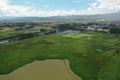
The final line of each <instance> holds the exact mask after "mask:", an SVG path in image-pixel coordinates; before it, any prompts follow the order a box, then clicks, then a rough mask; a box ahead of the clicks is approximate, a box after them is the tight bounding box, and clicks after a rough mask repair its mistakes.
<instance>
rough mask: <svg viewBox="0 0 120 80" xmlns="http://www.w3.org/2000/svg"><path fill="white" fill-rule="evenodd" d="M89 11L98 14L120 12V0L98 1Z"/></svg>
mask: <svg viewBox="0 0 120 80" xmlns="http://www.w3.org/2000/svg"><path fill="white" fill-rule="evenodd" d="M88 10H90V11H93V12H94V13H97V14H98V13H111V12H116V11H120V0H97V1H96V2H94V3H92V4H91V7H90V8H88Z"/></svg>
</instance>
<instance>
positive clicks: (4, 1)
mask: <svg viewBox="0 0 120 80" xmlns="http://www.w3.org/2000/svg"><path fill="white" fill-rule="evenodd" d="M11 1H12V0H0V16H59V15H60V16H65V15H91V14H104V13H110V12H116V11H120V0H96V2H93V3H92V4H90V7H89V8H88V9H87V10H82V11H81V10H69V11H67V10H56V11H39V10H36V9H34V7H32V6H31V7H29V6H28V7H26V6H21V5H12V4H11ZM40 1H45V0H40ZM74 1H78V2H79V1H81V0H74ZM45 7H48V5H46V6H45Z"/></svg>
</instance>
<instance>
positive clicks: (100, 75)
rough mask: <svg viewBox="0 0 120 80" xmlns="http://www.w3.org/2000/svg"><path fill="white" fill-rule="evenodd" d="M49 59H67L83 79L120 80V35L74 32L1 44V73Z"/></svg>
mask: <svg viewBox="0 0 120 80" xmlns="http://www.w3.org/2000/svg"><path fill="white" fill-rule="evenodd" d="M70 35H71V36H70ZM46 59H68V60H69V61H70V67H71V69H72V70H73V71H74V73H76V74H77V75H79V76H81V78H82V79H83V80H120V75H119V74H120V36H119V35H118V36H116V35H113V34H106V33H87V32H86V33H82V34H81V33H79V34H78V33H74V32H73V35H72V34H71V33H65V34H64V33H63V34H51V35H45V36H41V37H35V38H30V39H26V40H22V41H19V42H15V43H10V44H1V45H0V74H6V73H10V72H12V71H14V70H15V69H17V68H19V67H21V66H23V65H25V64H28V63H31V62H33V61H34V60H46Z"/></svg>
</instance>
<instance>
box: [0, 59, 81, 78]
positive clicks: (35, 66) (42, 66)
mask: <svg viewBox="0 0 120 80" xmlns="http://www.w3.org/2000/svg"><path fill="white" fill-rule="evenodd" d="M0 80H82V79H81V78H80V77H79V76H77V75H76V74H74V73H73V72H72V70H70V66H69V61H68V60H45V61H35V62H33V63H30V64H27V65H25V66H23V67H21V68H19V69H17V70H15V71H13V72H12V73H10V74H6V75H0Z"/></svg>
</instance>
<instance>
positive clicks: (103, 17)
mask: <svg viewBox="0 0 120 80" xmlns="http://www.w3.org/2000/svg"><path fill="white" fill-rule="evenodd" d="M62 19H65V20H99V21H120V12H116V13H110V14H96V15H69V16H51V17H7V16H4V17H0V21H6V20H8V21H33V20H62Z"/></svg>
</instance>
